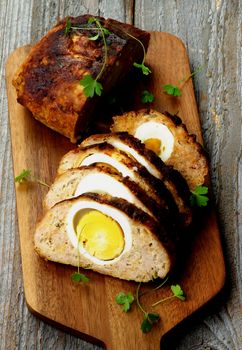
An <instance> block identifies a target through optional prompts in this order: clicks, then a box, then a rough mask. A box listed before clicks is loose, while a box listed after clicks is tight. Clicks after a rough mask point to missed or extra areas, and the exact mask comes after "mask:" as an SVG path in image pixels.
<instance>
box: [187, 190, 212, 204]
mask: <svg viewBox="0 0 242 350" xmlns="http://www.w3.org/2000/svg"><path fill="white" fill-rule="evenodd" d="M207 193H208V187H207V186H197V187H196V188H195V190H194V191H191V196H190V204H191V206H192V207H194V206H198V207H206V206H207V204H208V201H209V198H208V196H206V194H207Z"/></svg>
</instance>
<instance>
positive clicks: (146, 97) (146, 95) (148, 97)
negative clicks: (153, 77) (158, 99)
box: [141, 90, 155, 103]
mask: <svg viewBox="0 0 242 350" xmlns="http://www.w3.org/2000/svg"><path fill="white" fill-rule="evenodd" d="M154 99H155V96H154V95H153V94H152V93H151V92H149V91H148V90H144V91H143V93H142V95H141V101H142V102H143V103H149V102H153V101H154Z"/></svg>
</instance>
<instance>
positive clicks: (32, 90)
mask: <svg viewBox="0 0 242 350" xmlns="http://www.w3.org/2000/svg"><path fill="white" fill-rule="evenodd" d="M90 17H92V16H91V15H83V16H79V17H76V18H75V17H70V21H71V24H72V26H74V27H78V26H79V27H82V28H83V27H84V28H89V29H90V28H91V27H96V24H88V19H89V18H90ZM95 18H97V19H98V20H99V21H100V22H101V24H102V26H104V27H105V28H107V29H108V30H109V31H110V32H111V34H110V35H109V36H107V47H108V60H107V65H106V68H105V70H104V73H103V74H102V76H101V78H100V82H101V84H102V85H103V89H104V91H105V93H106V92H108V91H109V90H110V89H111V88H112V87H113V86H114V85H115V84H117V83H118V82H119V81H120V80H121V79H123V77H124V75H126V74H127V73H128V72H129V70H130V69H131V67H132V65H133V62H134V61H137V62H139V61H141V60H142V57H143V51H142V47H141V45H140V44H139V42H138V41H137V40H134V39H133V38H131V37H130V36H128V35H127V34H126V33H129V34H131V35H132V36H134V37H136V38H137V39H139V40H140V41H142V43H143V44H144V46H145V47H146V48H147V46H148V42H149V33H147V32H145V31H142V30H140V29H137V28H135V27H133V26H131V25H128V24H124V23H121V22H118V21H115V20H112V19H104V18H102V17H95ZM66 21H67V19H66V18H65V19H63V20H61V21H59V22H58V23H57V24H56V26H55V27H54V28H52V29H51V30H50V31H49V32H48V33H47V34H46V35H45V36H44V37H43V38H42V39H41V40H40V42H38V43H37V44H36V45H34V46H33V48H32V49H31V51H30V53H29V55H28V57H27V59H26V60H25V62H24V63H23V65H22V66H21V67H20V69H19V71H18V72H17V74H16V76H15V78H14V80H13V84H14V86H15V88H16V90H17V100H18V102H19V103H21V104H22V105H24V106H25V107H27V108H28V109H29V110H30V111H31V112H32V114H33V116H34V117H35V118H36V119H38V120H39V121H41V122H42V123H44V124H45V125H47V126H48V127H50V128H51V129H53V130H56V131H58V132H59V133H61V134H63V135H65V136H67V137H68V138H70V139H71V141H76V139H77V136H78V134H79V133H81V132H82V131H83V130H85V128H86V126H87V123H88V122H89V120H90V119H91V116H92V114H93V111H94V109H95V107H96V104H97V102H98V98H99V97H97V96H94V97H93V98H87V97H86V96H85V95H84V93H83V87H82V86H81V85H80V83H79V82H80V79H82V78H83V76H84V75H86V74H91V75H92V77H93V78H95V77H96V76H97V75H98V73H99V72H100V70H101V67H102V65H103V60H104V43H103V40H102V38H101V36H100V38H99V39H98V40H96V41H91V40H89V37H90V36H94V35H96V34H97V31H95V30H93V31H91V30H74V29H73V30H71V31H70V33H68V34H66V33H65V27H66ZM125 32H126V33H125Z"/></svg>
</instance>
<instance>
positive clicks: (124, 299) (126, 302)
mask: <svg viewBox="0 0 242 350" xmlns="http://www.w3.org/2000/svg"><path fill="white" fill-rule="evenodd" d="M115 300H116V303H117V304H119V305H123V311H124V312H128V311H129V310H130V308H131V304H132V303H133V301H134V296H133V294H132V293H128V294H125V293H124V292H120V293H119V294H118V295H117V296H116V298H115Z"/></svg>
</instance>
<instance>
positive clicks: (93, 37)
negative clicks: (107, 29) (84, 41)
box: [88, 33, 99, 41]
mask: <svg viewBox="0 0 242 350" xmlns="http://www.w3.org/2000/svg"><path fill="white" fill-rule="evenodd" d="M98 38H99V33H97V34H96V35H94V36H91V37H90V38H88V39H89V40H92V41H95V40H97V39H98Z"/></svg>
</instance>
